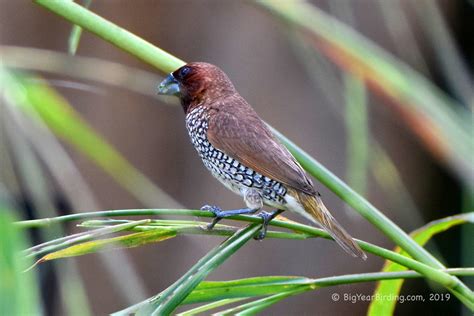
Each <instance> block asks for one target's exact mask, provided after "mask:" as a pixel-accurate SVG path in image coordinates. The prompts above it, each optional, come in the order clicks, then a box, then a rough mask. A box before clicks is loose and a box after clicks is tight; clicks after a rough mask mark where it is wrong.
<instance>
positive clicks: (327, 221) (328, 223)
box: [296, 192, 367, 260]
mask: <svg viewBox="0 0 474 316" xmlns="http://www.w3.org/2000/svg"><path fill="white" fill-rule="evenodd" d="M296 194H297V197H298V201H299V202H300V204H301V205H302V206H303V208H304V209H305V211H306V212H307V213H309V214H310V215H311V219H312V220H313V221H316V222H317V223H318V224H319V225H321V226H322V227H323V228H324V229H325V230H326V231H327V232H328V233H329V234H330V235H331V236H332V238H333V239H334V240H335V241H336V242H337V243H338V244H339V246H341V247H342V249H344V251H346V252H347V253H349V254H350V255H352V256H354V257H359V258H362V259H364V260H365V259H367V255H366V254H365V253H364V252H363V251H362V249H360V247H359V245H357V244H356V242H355V241H354V239H353V238H352V237H351V236H350V235H349V234H348V233H347V232H346V231H345V230H344V228H342V226H341V225H340V224H339V223H338V222H337V221H336V219H335V218H334V217H333V216H332V215H331V213H329V210H328V209H327V208H326V206H325V205H324V203H323V201H322V200H321V198H320V197H319V196H313V195H308V194H305V193H303V192H296Z"/></svg>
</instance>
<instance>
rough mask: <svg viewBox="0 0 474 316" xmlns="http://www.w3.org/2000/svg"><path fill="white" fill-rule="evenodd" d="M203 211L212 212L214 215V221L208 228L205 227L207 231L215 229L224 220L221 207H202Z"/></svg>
mask: <svg viewBox="0 0 474 316" xmlns="http://www.w3.org/2000/svg"><path fill="white" fill-rule="evenodd" d="M201 211H209V212H212V213H213V214H214V219H213V220H212V222H211V223H210V224H209V225H207V226H206V227H204V228H205V229H206V230H212V229H213V228H214V226H216V224H217V223H218V222H219V221H220V220H221V219H223V218H224V216H222V212H223V211H222V209H221V208H220V207H219V206H215V205H204V206H203V207H201Z"/></svg>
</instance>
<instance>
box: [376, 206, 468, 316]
mask: <svg viewBox="0 0 474 316" xmlns="http://www.w3.org/2000/svg"><path fill="white" fill-rule="evenodd" d="M465 223H474V212H472V213H466V214H461V215H456V216H450V217H446V218H443V219H440V220H436V221H433V222H431V223H428V224H427V225H425V226H423V227H421V228H419V229H417V230H415V231H413V232H412V233H411V234H410V236H411V237H412V238H413V239H414V240H415V241H416V242H417V243H418V244H420V245H422V246H423V245H425V244H426V243H427V242H428V241H429V240H430V239H431V238H432V237H433V236H434V235H436V234H439V233H442V232H444V231H446V230H448V229H450V228H451V227H453V226H457V225H461V224H465ZM394 251H395V252H398V253H400V254H402V255H405V256H409V255H408V254H407V253H406V252H404V251H400V248H399V247H396V248H395V249H394ZM405 270H407V269H406V268H405V267H403V266H401V265H399V264H396V263H393V262H391V261H386V262H385V264H384V267H383V269H382V271H383V272H394V271H405ZM403 282H404V279H400V280H386V281H381V282H379V283H378V285H377V288H376V289H375V292H374V295H378V296H383V295H391V296H396V295H398V294H399V293H400V290H401V288H402V286H403ZM396 303H397V300H372V302H371V303H370V305H369V310H368V315H373V316H375V315H392V314H393V312H394V311H395V305H396Z"/></svg>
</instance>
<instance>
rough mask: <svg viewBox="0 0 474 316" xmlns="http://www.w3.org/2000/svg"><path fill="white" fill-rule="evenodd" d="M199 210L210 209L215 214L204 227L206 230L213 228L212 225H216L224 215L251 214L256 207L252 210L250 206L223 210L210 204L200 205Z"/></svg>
mask: <svg viewBox="0 0 474 316" xmlns="http://www.w3.org/2000/svg"><path fill="white" fill-rule="evenodd" d="M201 210H203V211H210V212H212V213H213V214H214V216H215V217H214V219H213V220H212V222H211V223H210V224H209V225H207V227H206V229H208V230H211V229H213V228H214V226H216V224H217V223H218V222H219V221H220V220H222V219H223V218H225V217H229V216H233V215H242V214H253V213H255V212H256V211H258V209H257V210H253V209H250V208H241V209H238V210H226V211H223V210H222V209H221V208H220V207H217V206H211V205H204V206H203V207H201Z"/></svg>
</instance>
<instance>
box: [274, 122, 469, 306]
mask: <svg viewBox="0 0 474 316" xmlns="http://www.w3.org/2000/svg"><path fill="white" fill-rule="evenodd" d="M272 131H273V133H275V135H277V136H278V137H279V138H280V140H281V141H282V142H283V143H284V144H285V146H286V147H287V148H288V149H289V150H290V152H291V153H292V154H293V155H294V156H295V158H296V159H297V160H298V161H299V162H300V163H301V165H302V166H303V168H305V169H306V170H307V171H308V172H309V173H310V174H311V175H313V176H314V177H315V178H317V179H318V180H319V181H321V183H323V184H324V185H325V186H327V187H328V188H329V189H330V190H331V191H333V192H334V193H335V194H336V195H337V196H339V197H340V198H341V199H342V200H344V201H345V202H346V203H347V204H349V205H350V206H352V207H353V208H354V209H355V210H356V211H358V212H359V214H361V215H362V216H363V217H364V218H365V219H367V220H368V221H369V222H370V223H372V224H373V225H374V226H375V227H377V228H378V229H380V230H381V231H382V232H383V233H384V234H385V235H386V236H388V237H389V238H390V239H391V240H393V241H394V242H395V243H396V244H397V245H398V246H400V248H402V249H403V250H404V251H406V252H407V253H408V254H409V255H410V256H412V257H413V258H415V259H416V260H419V261H420V262H423V263H424V264H427V265H429V266H431V267H433V268H435V269H445V267H444V266H443V265H442V264H441V263H440V262H439V261H438V260H437V259H436V258H435V257H434V256H433V255H432V254H430V253H429V252H428V251H427V250H426V249H424V248H423V247H421V246H420V245H418V244H417V243H416V242H415V241H414V240H413V239H412V238H411V237H410V236H409V235H408V234H407V233H405V232H404V231H403V230H402V229H401V228H400V227H398V226H397V225H396V224H395V223H394V222H392V221H391V220H390V219H389V218H388V217H387V216H385V215H384V214H383V213H382V212H380V211H379V210H378V209H377V208H376V207H375V206H373V205H372V204H371V203H370V202H369V201H367V200H366V199H364V198H363V197H362V196H361V195H359V194H358V193H357V192H355V191H354V190H353V189H352V188H350V187H349V186H348V185H347V184H346V183H344V182H343V181H342V180H341V179H339V178H338V177H337V176H336V175H334V174H333V173H331V172H330V171H329V170H328V169H326V167H324V166H323V165H321V164H320V163H319V162H318V161H316V160H315V159H314V158H313V157H311V156H310V155H309V154H308V153H306V152H305V151H304V150H302V149H301V148H299V147H298V146H296V145H295V144H294V143H293V142H292V141H290V140H289V139H288V138H286V137H285V136H284V135H283V134H281V133H280V132H278V131H277V130H275V129H273V128H272ZM446 277H449V278H451V286H449V287H448V289H451V290H453V294H454V295H456V297H458V298H459V299H460V300H461V301H463V303H465V305H466V306H468V307H469V308H470V309H471V310H474V293H473V292H472V291H471V290H470V289H469V288H468V287H467V286H466V285H464V284H463V283H462V282H461V281H460V280H459V279H458V278H456V277H453V276H448V275H446Z"/></svg>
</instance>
